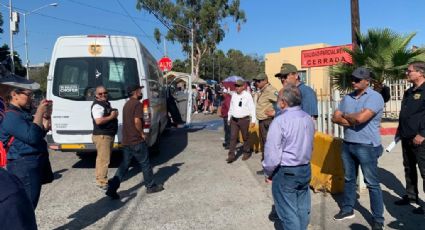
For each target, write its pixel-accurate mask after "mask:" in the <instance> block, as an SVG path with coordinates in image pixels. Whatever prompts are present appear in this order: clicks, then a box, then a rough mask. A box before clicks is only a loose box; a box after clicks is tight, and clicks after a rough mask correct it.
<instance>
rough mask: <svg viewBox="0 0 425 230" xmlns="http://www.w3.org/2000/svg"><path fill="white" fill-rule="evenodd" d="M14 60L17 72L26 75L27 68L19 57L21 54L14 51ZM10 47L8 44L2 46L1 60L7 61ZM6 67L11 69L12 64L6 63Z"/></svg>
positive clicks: (0, 48)
mask: <svg viewBox="0 0 425 230" xmlns="http://www.w3.org/2000/svg"><path fill="white" fill-rule="evenodd" d="M13 53H14V57H15V58H14V62H15V74H17V75H19V76H23V77H24V76H26V74H27V70H26V68H25V67H24V66H23V65H22V60H21V58H20V57H19V54H18V53H17V52H16V51H14V52H13ZM9 54H10V49H9V46H8V45H7V44H4V45H3V46H2V47H0V62H3V61H6V60H7V59H8V58H9ZM6 62H7V61H6ZM6 68H7V69H8V70H9V71H10V66H9V65H6Z"/></svg>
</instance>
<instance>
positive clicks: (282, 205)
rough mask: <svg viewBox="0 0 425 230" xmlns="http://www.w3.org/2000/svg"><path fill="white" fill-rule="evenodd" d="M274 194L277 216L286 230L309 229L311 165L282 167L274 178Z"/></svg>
mask: <svg viewBox="0 0 425 230" xmlns="http://www.w3.org/2000/svg"><path fill="white" fill-rule="evenodd" d="M272 179H273V183H272V194H273V199H274V204H275V207H276V212H277V215H278V216H279V219H280V220H281V221H282V225H283V226H284V228H285V229H294V230H301V229H303V230H304V229H307V227H308V223H309V222H310V210H311V197H310V189H309V184H310V179H311V168H310V164H308V165H303V166H295V167H285V166H281V167H280V168H279V169H278V171H277V173H276V174H275V175H274V176H273V178H272Z"/></svg>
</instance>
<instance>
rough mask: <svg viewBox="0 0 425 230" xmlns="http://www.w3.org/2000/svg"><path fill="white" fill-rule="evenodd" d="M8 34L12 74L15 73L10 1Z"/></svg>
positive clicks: (10, 4) (10, 6)
mask: <svg viewBox="0 0 425 230" xmlns="http://www.w3.org/2000/svg"><path fill="white" fill-rule="evenodd" d="M9 32H10V47H9V50H10V60H11V64H10V70H11V72H12V73H15V58H14V55H13V53H14V51H13V31H12V0H9Z"/></svg>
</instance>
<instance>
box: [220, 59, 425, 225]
mask: <svg viewBox="0 0 425 230" xmlns="http://www.w3.org/2000/svg"><path fill="white" fill-rule="evenodd" d="M405 74H406V77H407V81H408V82H410V83H412V84H413V85H412V87H411V88H409V89H408V90H407V91H406V92H405V94H404V96H403V101H402V108H401V111H400V118H399V126H398V129H397V134H396V139H401V143H402V150H403V166H404V168H405V178H406V195H404V196H403V197H401V199H400V200H397V201H396V202H395V205H408V204H410V203H416V204H420V199H419V197H418V175H417V166H418V168H419V172H420V174H421V176H422V178H423V179H424V182H423V183H424V184H423V185H424V186H423V189H424V191H425V142H424V140H425V88H424V87H425V84H424V82H425V62H420V61H417V62H412V63H410V64H409V65H408V68H407V70H406V73H405ZM275 77H277V78H279V80H280V81H281V83H282V89H281V90H280V91H279V92H277V90H276V89H275V88H273V87H272V86H271V85H270V84H269V83H268V77H267V76H266V75H265V74H264V73H261V74H259V75H258V76H257V77H256V78H255V79H254V82H255V86H256V88H257V90H258V91H257V92H255V91H254V92H253V93H252V94H250V93H249V92H248V91H247V90H246V87H247V85H246V84H245V82H244V81H242V80H240V81H237V82H235V85H234V86H235V90H234V91H230V92H227V93H225V94H224V97H223V101H222V104H221V111H222V114H221V115H222V117H223V122H224V133H225V136H224V143H223V147H224V148H225V149H226V150H227V149H228V150H229V152H228V157H227V159H226V161H227V162H228V163H232V162H233V161H235V160H236V155H235V151H236V150H235V149H236V144H237V140H238V138H239V132H240V133H241V135H242V140H243V146H242V148H241V152H242V155H243V157H242V160H247V159H249V157H250V155H251V149H249V144H248V143H247V142H248V129H249V126H252V125H254V124H255V123H256V122H257V120H258V124H259V132H260V142H261V145H262V146H263V149H262V153H263V157H262V159H261V160H262V165H263V172H264V175H265V181H266V182H267V183H271V184H272V194H273V198H274V203H275V207H276V213H275V215H277V216H276V218H277V219H278V220H279V221H281V223H282V225H283V226H284V228H285V229H307V226H308V224H309V218H310V212H311V201H310V199H311V198H310V191H309V183H310V179H311V169H310V159H311V154H312V151H313V148H314V132H315V129H316V128H315V127H316V126H317V124H316V119H317V116H318V108H317V97H316V94H315V92H314V90H313V89H312V88H310V87H309V86H307V85H305V84H304V83H303V82H301V80H300V77H299V75H298V70H297V68H296V67H295V66H294V65H292V64H289V63H284V64H282V66H281V71H280V72H279V73H276V74H275ZM351 82H352V86H353V88H354V91H353V92H352V93H349V94H347V95H346V96H345V97H344V98H343V99H342V101H341V102H340V104H339V106H338V108H337V109H336V110H335V112H334V114H333V117H332V122H333V123H335V124H338V125H341V126H343V127H344V139H343V146H342V152H341V158H342V162H343V166H344V173H345V182H344V193H343V198H344V199H343V201H342V204H341V210H340V211H339V212H338V213H337V214H336V215H335V216H334V220H335V221H341V220H344V219H349V218H354V217H355V214H354V205H355V202H356V181H357V172H358V170H359V167H360V168H361V169H362V172H363V174H364V182H365V183H366V185H367V188H368V190H369V194H370V203H371V212H372V216H373V223H372V229H377V230H378V229H383V228H384V216H383V213H384V203H383V197H382V190H381V188H380V180H379V176H378V159H379V157H380V156H381V155H382V153H383V147H382V143H381V135H380V125H381V118H382V113H383V109H384V104H385V102H387V101H388V100H389V91H388V87H386V86H384V85H381V87H376V85H375V84H373V85H374V87H373V88H372V87H371V85H372V83H373V82H375V80H374V77H373V73H372V72H371V71H370V70H369V69H367V68H365V67H358V68H356V69H355V70H354V71H353V72H352V74H351ZM254 102H255V103H254ZM413 213H416V214H422V215H423V214H424V207H423V204H420V205H419V207H418V208H415V209H414V210H413Z"/></svg>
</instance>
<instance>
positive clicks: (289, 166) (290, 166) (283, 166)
mask: <svg viewBox="0 0 425 230" xmlns="http://www.w3.org/2000/svg"><path fill="white" fill-rule="evenodd" d="M308 165H310V163H307V164H302V165H280V166H279V167H282V168H295V167H302V166H308Z"/></svg>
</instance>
